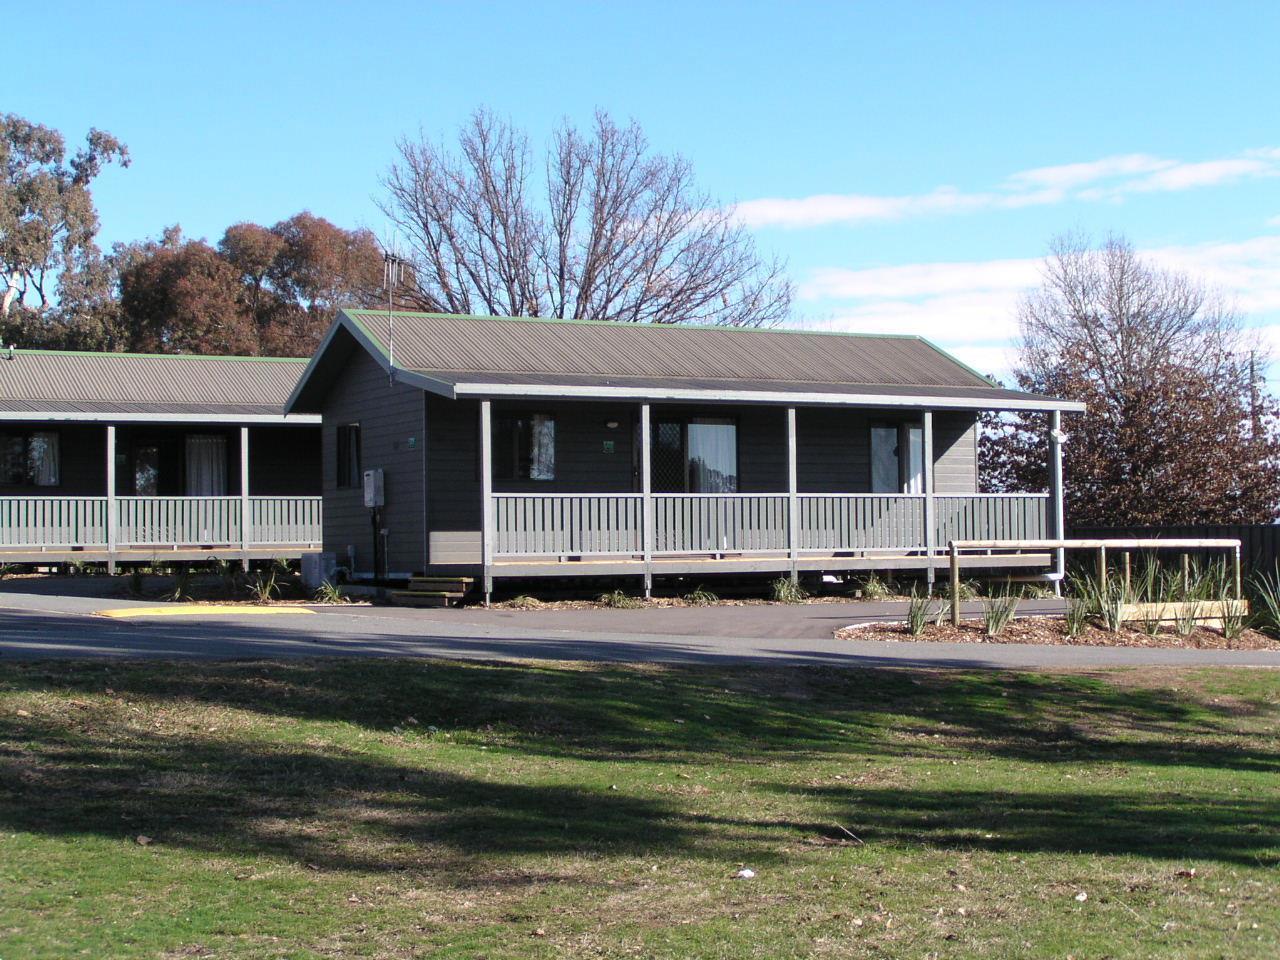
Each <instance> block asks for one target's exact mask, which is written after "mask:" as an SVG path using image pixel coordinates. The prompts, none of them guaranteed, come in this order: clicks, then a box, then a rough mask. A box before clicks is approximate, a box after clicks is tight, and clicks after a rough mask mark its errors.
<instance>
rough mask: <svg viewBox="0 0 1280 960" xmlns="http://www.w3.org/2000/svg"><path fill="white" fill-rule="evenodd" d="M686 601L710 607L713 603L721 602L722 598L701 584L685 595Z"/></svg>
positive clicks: (693, 604)
mask: <svg viewBox="0 0 1280 960" xmlns="http://www.w3.org/2000/svg"><path fill="white" fill-rule="evenodd" d="M684 602H685V603H687V604H690V605H691V606H695V607H709V606H711V605H712V604H713V603H719V602H720V598H719V597H718V596H716V595H715V594H714V593H712V592H711V591H710V590H708V589H707V588H706V587H703V586H699V587H698V588H697V589H695V590H692V591H690V592H689V593H686V594H685V595H684Z"/></svg>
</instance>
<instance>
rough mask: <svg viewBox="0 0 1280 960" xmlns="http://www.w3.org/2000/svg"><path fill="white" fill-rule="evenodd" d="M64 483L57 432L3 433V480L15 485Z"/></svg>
mask: <svg viewBox="0 0 1280 960" xmlns="http://www.w3.org/2000/svg"><path fill="white" fill-rule="evenodd" d="M61 482H62V451H61V448H60V444H59V437H58V433H57V431H54V430H35V431H32V432H30V433H2V434H0V483H2V484H5V485H7V486H14V487H56V486H58V485H59V484H60V483H61Z"/></svg>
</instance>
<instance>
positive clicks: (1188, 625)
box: [1173, 600, 1200, 638]
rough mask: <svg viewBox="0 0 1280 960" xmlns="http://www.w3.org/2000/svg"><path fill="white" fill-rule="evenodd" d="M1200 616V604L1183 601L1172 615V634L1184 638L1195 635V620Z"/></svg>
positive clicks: (1192, 601) (1193, 601)
mask: <svg viewBox="0 0 1280 960" xmlns="http://www.w3.org/2000/svg"><path fill="white" fill-rule="evenodd" d="M1199 616H1200V604H1199V602H1198V601H1195V600H1184V601H1183V602H1182V605H1181V606H1180V607H1179V608H1178V612H1177V613H1175V614H1174V615H1173V632H1174V633H1176V634H1177V635H1178V636H1180V637H1183V638H1186V637H1189V636H1191V634H1193V633H1195V630H1196V620H1197V618H1198V617H1199Z"/></svg>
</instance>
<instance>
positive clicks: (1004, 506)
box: [493, 493, 1048, 557]
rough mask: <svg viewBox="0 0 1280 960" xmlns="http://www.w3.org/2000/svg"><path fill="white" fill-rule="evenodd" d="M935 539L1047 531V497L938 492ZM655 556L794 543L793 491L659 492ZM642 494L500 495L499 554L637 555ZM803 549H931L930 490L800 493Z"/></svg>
mask: <svg viewBox="0 0 1280 960" xmlns="http://www.w3.org/2000/svg"><path fill="white" fill-rule="evenodd" d="M934 499H935V503H936V505H937V509H936V511H935V517H936V519H935V537H934V541H933V542H934V543H936V544H938V546H939V547H940V548H941V547H942V546H943V545H945V544H946V543H947V542H948V541H949V540H952V539H957V538H959V537H964V538H971V537H993V538H996V537H998V538H1006V537H1019V538H1022V537H1039V536H1043V535H1044V533H1045V530H1046V528H1047V524H1048V518H1047V511H1048V497H1047V496H1046V495H1044V494H972V495H950V494H948V495H942V496H937V497H935V498H934ZM652 502H653V535H652V536H653V539H652V549H653V552H654V553H655V554H687V553H695V554H704V553H705V554H728V553H780V552H785V551H787V550H788V549H790V546H791V531H790V520H789V498H788V496H787V494H785V493H725V494H720V493H707V494H679V493H658V494H654V495H653V498H652ZM643 505H644V498H643V497H642V496H641V495H640V494H591V493H582V494H577V493H553V494H523V493H495V494H493V507H494V510H493V517H494V519H493V536H494V555H495V556H501V557H513V556H568V555H581V554H604V555H610V554H613V555H618V554H637V553H642V552H643V550H644V548H645V545H644V530H643ZM797 506H798V510H797V514H798V531H797V538H796V539H797V543H796V547H797V550H798V551H799V552H800V553H823V552H850V551H868V552H877V551H879V552H888V551H902V552H918V551H921V550H924V549H925V531H924V523H925V497H924V495H923V494H838V493H832V494H826V493H803V494H799V495H798V496H797Z"/></svg>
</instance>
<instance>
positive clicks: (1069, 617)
mask: <svg viewBox="0 0 1280 960" xmlns="http://www.w3.org/2000/svg"><path fill="white" fill-rule="evenodd" d="M1091 612H1092V610H1091V608H1090V606H1089V601H1088V600H1086V599H1085V598H1084V597H1068V598H1067V613H1066V626H1067V636H1068V637H1078V636H1080V634H1082V633H1084V628H1085V627H1087V626H1088V625H1089V614H1090V613H1091Z"/></svg>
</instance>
